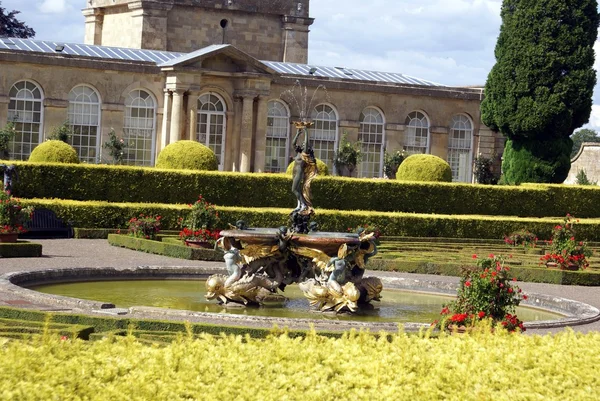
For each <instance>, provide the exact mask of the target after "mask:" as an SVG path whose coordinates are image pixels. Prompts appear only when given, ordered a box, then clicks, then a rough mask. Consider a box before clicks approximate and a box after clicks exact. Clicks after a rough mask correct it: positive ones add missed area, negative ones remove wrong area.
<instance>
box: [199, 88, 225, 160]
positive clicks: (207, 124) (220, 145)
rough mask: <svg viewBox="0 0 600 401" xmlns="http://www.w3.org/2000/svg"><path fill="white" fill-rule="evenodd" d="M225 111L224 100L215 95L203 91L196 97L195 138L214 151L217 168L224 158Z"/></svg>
mask: <svg viewBox="0 0 600 401" xmlns="http://www.w3.org/2000/svg"><path fill="white" fill-rule="evenodd" d="M225 113H226V110H225V102H223V100H221V98H219V97H218V96H217V95H215V94H213V93H205V94H203V95H200V97H199V98H198V122H197V125H196V135H197V139H198V142H200V143H201V144H203V145H206V146H208V147H209V148H210V149H212V151H213V152H215V155H216V156H217V160H218V161H219V170H223V162H224V159H225Z"/></svg>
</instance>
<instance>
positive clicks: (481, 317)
mask: <svg viewBox="0 0 600 401" xmlns="http://www.w3.org/2000/svg"><path fill="white" fill-rule="evenodd" d="M477 316H478V317H479V318H480V319H483V318H484V317H485V312H483V311H481V312H479V313H478V314H477Z"/></svg>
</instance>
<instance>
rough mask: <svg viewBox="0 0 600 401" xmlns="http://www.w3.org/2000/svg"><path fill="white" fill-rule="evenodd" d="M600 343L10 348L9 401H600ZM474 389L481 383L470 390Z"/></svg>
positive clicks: (502, 338)
mask: <svg viewBox="0 0 600 401" xmlns="http://www.w3.org/2000/svg"><path fill="white" fill-rule="evenodd" d="M598 348H600V334H598V333H594V332H592V333H589V334H586V335H583V334H579V333H573V332H572V331H566V332H562V333H560V334H557V335H554V336H544V337H540V336H515V335H508V334H506V333H505V332H503V331H497V332H496V333H495V334H493V335H492V334H488V333H476V334H473V335H465V336H449V335H442V336H441V337H440V338H438V339H435V340H432V339H430V338H428V337H427V335H426V334H423V335H420V336H408V335H406V334H402V333H400V334H393V335H390V336H389V337H388V338H386V337H381V338H377V337H376V336H372V335H369V334H356V333H350V334H346V335H344V336H343V337H342V338H339V339H332V338H327V337H322V336H318V335H315V334H309V335H308V336H306V337H305V338H290V337H289V336H286V335H282V336H271V337H270V338H268V339H266V340H257V339H252V338H249V337H241V336H221V337H219V336H215V337H213V336H209V335H201V336H200V338H199V339H197V340H194V339H192V338H190V337H187V336H184V337H183V338H181V337H180V339H179V340H177V341H175V342H173V343H172V344H168V345H162V346H150V345H145V344H143V343H142V342H141V341H138V340H136V339H134V338H133V337H125V338H117V337H113V338H108V339H105V340H101V341H97V342H85V341H81V340H72V339H71V338H65V339H63V340H61V339H60V337H59V336H58V335H57V336H53V337H50V336H46V337H45V338H44V337H42V338H39V337H36V338H34V339H33V340H29V341H22V340H15V341H10V342H6V341H5V340H1V339H0V398H1V399H2V400H3V401H17V400H18V401H32V400H55V399H56V400H61V401H71V400H83V399H87V400H92V401H104V400H106V401H108V400H111V401H112V400H153V401H163V400H168V401H183V400H213V399H220V400H250V401H251V400H264V401H274V400H277V401H279V400H292V401H293V400H319V401H336V400H355V401H361V400H369V401H371V400H402V401H403V400H411V401H413V400H465V401H475V400H477V401H479V400H521V399H523V400H525V399H531V400H550V401H554V400H557V401H558V400H560V401H563V400H595V399H596V397H597V393H596V389H598V388H600V376H598V375H597V374H596V373H595V372H594V369H593V368H591V367H593V366H598V365H599V364H600V353H598V352H590V350H595V349H598ZM467 378H468V379H467ZM465 380H468V383H473V384H472V385H469V384H466V383H465Z"/></svg>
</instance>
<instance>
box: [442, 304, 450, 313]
mask: <svg viewBox="0 0 600 401" xmlns="http://www.w3.org/2000/svg"><path fill="white" fill-rule="evenodd" d="M449 313H450V310H449V309H448V307H447V306H444V308H443V309H442V312H440V315H447V314H449Z"/></svg>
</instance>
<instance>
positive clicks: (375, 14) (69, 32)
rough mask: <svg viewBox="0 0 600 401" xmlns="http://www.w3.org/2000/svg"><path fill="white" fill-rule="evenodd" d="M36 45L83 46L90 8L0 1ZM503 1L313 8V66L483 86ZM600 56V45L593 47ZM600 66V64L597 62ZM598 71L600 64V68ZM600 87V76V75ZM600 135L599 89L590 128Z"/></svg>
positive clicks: (324, 0)
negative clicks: (30, 33)
mask: <svg viewBox="0 0 600 401" xmlns="http://www.w3.org/2000/svg"><path fill="white" fill-rule="evenodd" d="M0 2H1V3H2V7H4V8H6V9H8V10H13V9H16V10H19V11H21V14H20V15H19V16H18V18H19V19H21V20H22V21H24V22H25V23H27V25H29V26H30V27H31V28H33V29H34V30H35V31H36V39H41V40H52V41H61V42H69V43H71V42H75V43H81V42H83V38H84V18H83V16H82V14H81V9H82V8H85V7H86V4H87V0H0ZM501 4H502V1H501V0H422V1H415V0H368V1H365V0H312V1H311V6H310V15H311V17H313V18H315V23H314V24H313V25H312V27H311V33H310V37H309V63H310V64H314V65H323V66H334V67H335V66H337V67H348V68H357V69H365V70H375V71H386V72H399V73H403V74H406V75H410V76H414V77H418V78H422V79H426V80H429V81H433V82H438V83H440V84H444V85H452V86H464V85H477V86H483V85H484V84H485V81H486V77H487V75H488V73H489V71H490V70H491V68H492V67H493V65H494V63H495V58H494V47H495V45H496V39H497V37H498V33H499V31H500V25H501V22H502V21H501V19H500V6H501ZM594 48H595V49H596V53H597V54H600V42H596V45H595V46H594ZM599 58H600V57H599ZM595 67H596V69H598V68H600V60H597V61H596V65H595ZM599 81H600V74H599ZM585 128H592V129H595V130H597V131H600V87H597V88H596V93H595V94H594V106H593V110H592V115H591V116H590V123H589V124H588V125H587V126H585Z"/></svg>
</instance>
